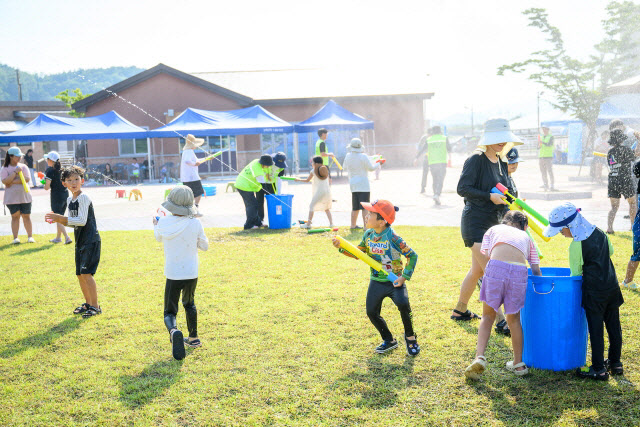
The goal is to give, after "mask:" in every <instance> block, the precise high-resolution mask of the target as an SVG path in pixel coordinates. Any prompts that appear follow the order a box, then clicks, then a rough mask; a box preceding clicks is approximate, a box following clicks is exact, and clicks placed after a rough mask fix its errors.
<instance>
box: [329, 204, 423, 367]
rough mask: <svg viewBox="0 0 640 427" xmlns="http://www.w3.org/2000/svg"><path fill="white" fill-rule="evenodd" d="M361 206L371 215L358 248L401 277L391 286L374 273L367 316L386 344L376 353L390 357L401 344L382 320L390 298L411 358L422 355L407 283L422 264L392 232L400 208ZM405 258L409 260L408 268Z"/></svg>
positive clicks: (372, 272)
mask: <svg viewBox="0 0 640 427" xmlns="http://www.w3.org/2000/svg"><path fill="white" fill-rule="evenodd" d="M361 205H362V207H363V208H365V209H366V210H367V211H369V212H368V213H367V215H366V216H365V225H366V228H367V230H366V231H365V232H364V235H363V236H362V241H361V242H360V244H358V249H360V250H361V251H363V252H364V253H366V254H367V255H369V256H370V257H371V258H373V259H374V260H376V261H378V262H380V263H381V264H382V266H383V267H384V268H385V269H386V271H389V272H393V273H394V274H395V275H396V276H398V279H397V280H396V281H395V282H391V281H389V279H388V278H387V275H385V274H384V273H380V272H378V271H376V270H374V269H373V268H372V269H371V278H370V281H369V290H368V291H367V316H369V320H371V323H373V326H375V327H376V329H377V330H378V332H380V335H381V336H382V339H383V340H384V341H383V342H382V344H380V345H379V346H378V347H376V349H375V352H376V353H386V352H387V351H390V350H393V349H394V348H396V347H398V341H396V340H395V339H394V338H393V335H392V334H391V331H389V328H388V327H387V323H386V322H385V321H384V319H383V318H382V316H380V310H381V309H382V301H383V300H384V299H385V298H386V297H389V298H391V300H392V301H393V302H394V304H395V305H396V307H398V310H399V311H400V317H401V318H402V324H403V325H404V339H405V344H406V346H407V354H408V355H409V356H417V355H418V353H420V346H419V345H418V340H417V336H416V334H415V333H414V332H413V322H412V318H411V306H410V305H409V293H408V292H407V286H406V284H405V281H407V280H409V279H411V275H412V274H413V270H414V269H415V266H416V263H417V262H418V254H416V253H415V252H414V251H413V249H411V248H410V247H409V246H408V245H407V244H406V243H405V242H404V240H402V238H401V237H400V236H398V235H397V234H396V233H394V232H393V230H392V229H391V224H393V221H394V220H395V218H396V211H397V210H398V208H397V207H395V206H393V204H392V203H391V202H389V201H387V200H376V201H375V202H373V203H365V202H361ZM333 245H334V246H335V247H337V248H339V247H340V242H339V241H338V240H337V239H333ZM340 252H341V253H343V254H345V255H347V256H350V257H352V258H355V257H354V256H353V255H351V254H350V253H349V252H347V251H345V250H344V249H340ZM402 255H404V256H405V257H406V258H407V259H408V261H407V264H406V265H405V266H404V267H403V264H402V258H401V256H402Z"/></svg>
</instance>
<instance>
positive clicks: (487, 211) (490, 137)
mask: <svg viewBox="0 0 640 427" xmlns="http://www.w3.org/2000/svg"><path fill="white" fill-rule="evenodd" d="M515 145H522V141H521V140H520V138H518V137H517V136H515V135H514V134H513V133H512V132H511V129H510V127H509V121H508V120H505V119H491V120H487V122H486V123H485V124H484V132H483V135H482V138H481V139H480V140H479V141H478V146H477V148H476V150H475V151H474V152H473V153H472V154H471V156H469V158H468V159H467V160H466V161H465V162H464V166H463V168H462V173H461V174H460V180H459V181H458V194H459V195H460V196H462V197H464V205H465V206H464V209H463V210H462V218H461V221H460V232H461V234H462V240H463V241H464V245H465V246H466V247H468V248H470V249H471V268H470V269H469V272H468V273H467V275H466V277H465V278H464V280H463V281H462V285H461V286H460V296H459V298H458V302H457V304H456V307H455V309H454V310H453V313H452V314H451V319H453V320H471V319H474V318H480V316H478V315H477V314H475V313H472V312H471V311H470V310H468V308H467V304H468V303H469V300H470V299H471V295H473V291H474V289H475V287H476V283H478V279H480V278H481V277H482V275H483V272H484V267H485V261H484V260H485V257H484V255H482V254H481V253H480V246H481V243H482V237H483V236H484V233H485V232H486V231H487V230H488V229H489V228H490V227H493V226H494V225H498V224H499V223H500V214H501V212H502V211H503V207H502V205H504V204H506V202H505V201H504V196H500V195H499V194H495V193H491V189H492V188H493V187H495V186H496V184H497V183H501V184H502V185H504V186H505V187H507V185H508V183H509V181H508V172H507V168H508V166H507V162H506V157H505V156H506V154H507V153H508V152H509V150H511V148H513V147H514V146H515Z"/></svg>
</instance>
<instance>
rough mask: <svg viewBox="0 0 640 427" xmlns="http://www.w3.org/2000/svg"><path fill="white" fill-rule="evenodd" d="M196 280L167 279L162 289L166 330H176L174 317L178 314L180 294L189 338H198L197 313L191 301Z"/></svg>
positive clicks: (194, 291)
mask: <svg viewBox="0 0 640 427" xmlns="http://www.w3.org/2000/svg"><path fill="white" fill-rule="evenodd" d="M197 284H198V278H197V277H196V278H195V279H187V280H171V279H167V284H166V286H165V288H164V324H165V326H166V327H167V330H168V331H169V332H171V330H172V329H178V327H177V325H176V315H177V314H178V301H180V292H182V305H183V306H184V311H185V314H186V316H187V329H189V336H190V337H191V338H197V337H198V312H197V310H196V304H195V303H194V301H193V298H194V295H195V293H196V285H197Z"/></svg>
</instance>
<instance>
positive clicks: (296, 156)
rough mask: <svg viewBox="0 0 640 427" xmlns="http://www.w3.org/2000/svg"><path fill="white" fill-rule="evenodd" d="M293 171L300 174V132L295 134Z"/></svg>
mask: <svg viewBox="0 0 640 427" xmlns="http://www.w3.org/2000/svg"><path fill="white" fill-rule="evenodd" d="M293 171H294V173H295V174H296V175H297V174H299V173H300V147H299V146H298V132H294V133H293Z"/></svg>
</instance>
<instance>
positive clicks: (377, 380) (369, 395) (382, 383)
mask: <svg viewBox="0 0 640 427" xmlns="http://www.w3.org/2000/svg"><path fill="white" fill-rule="evenodd" d="M387 356H388V355H376V356H373V357H371V358H370V359H368V360H367V370H366V372H358V371H354V372H351V373H349V374H347V375H345V376H344V377H342V378H339V379H337V380H336V381H335V382H334V383H333V384H332V385H331V386H330V388H331V389H342V391H341V392H342V393H344V394H357V395H359V396H360V400H358V401H357V402H356V404H355V406H356V407H366V408H371V409H384V408H388V407H390V406H393V405H395V404H396V401H397V398H398V390H400V389H403V388H407V387H409V386H410V385H411V384H413V380H412V378H413V363H414V360H415V358H414V357H411V356H406V357H405V360H404V363H402V364H397V363H388V362H387V361H386V360H385V359H387Z"/></svg>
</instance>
